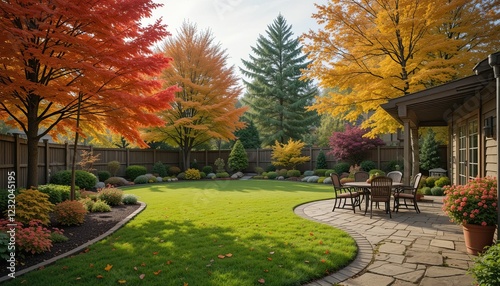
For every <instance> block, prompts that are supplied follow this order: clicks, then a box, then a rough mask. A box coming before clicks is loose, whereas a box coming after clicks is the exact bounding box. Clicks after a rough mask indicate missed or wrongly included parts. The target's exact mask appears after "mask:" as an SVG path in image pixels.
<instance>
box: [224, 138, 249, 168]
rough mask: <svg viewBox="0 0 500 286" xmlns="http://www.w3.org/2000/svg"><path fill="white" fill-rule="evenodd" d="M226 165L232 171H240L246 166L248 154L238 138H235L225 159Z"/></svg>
mask: <svg viewBox="0 0 500 286" xmlns="http://www.w3.org/2000/svg"><path fill="white" fill-rule="evenodd" d="M227 166H228V167H229V169H231V170H232V171H241V170H244V169H246V168H247V167H248V155H247V152H246V151H245V147H243V144H242V143H241V141H240V140H236V143H234V145H233V148H232V149H231V153H230V154H229V157H228V159H227Z"/></svg>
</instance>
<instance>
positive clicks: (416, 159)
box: [411, 128, 420, 176]
mask: <svg viewBox="0 0 500 286" xmlns="http://www.w3.org/2000/svg"><path fill="white" fill-rule="evenodd" d="M411 147H412V150H413V152H412V155H413V157H412V162H413V164H412V167H413V168H412V172H411V176H415V175H416V174H418V173H419V172H420V147H419V146H418V128H412V129H411Z"/></svg>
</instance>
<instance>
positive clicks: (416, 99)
mask: <svg viewBox="0 0 500 286" xmlns="http://www.w3.org/2000/svg"><path fill="white" fill-rule="evenodd" d="M474 71H475V73H476V74H475V75H472V76H468V77H465V78H462V79H459V80H455V81H451V82H449V83H446V84H442V85H439V86H435V87H432V88H429V89H425V90H422V91H419V92H415V93H412V94H408V95H405V96H402V97H398V98H395V99H391V100H389V102H387V103H386V104H383V105H381V106H382V108H383V109H384V110H385V111H387V112H388V113H389V114H390V115H391V116H392V117H394V118H395V119H396V120H398V121H399V122H400V123H401V124H402V123H403V119H410V125H412V126H421V127H422V126H446V125H447V124H448V121H449V119H450V118H451V114H452V113H453V111H454V110H455V109H457V108H458V107H459V106H461V105H463V104H464V103H465V102H466V101H467V100H468V99H469V98H471V97H472V96H474V95H476V94H477V93H478V92H479V91H481V90H482V89H484V88H485V87H486V86H487V85H488V84H489V83H490V82H492V81H494V78H493V70H492V68H491V67H490V66H489V64H488V59H485V60H483V61H481V62H480V63H479V64H477V65H476V66H475V67H474Z"/></svg>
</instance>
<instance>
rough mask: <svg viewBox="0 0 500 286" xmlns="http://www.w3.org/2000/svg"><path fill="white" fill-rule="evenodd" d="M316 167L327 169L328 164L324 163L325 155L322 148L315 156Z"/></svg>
mask: <svg viewBox="0 0 500 286" xmlns="http://www.w3.org/2000/svg"><path fill="white" fill-rule="evenodd" d="M316 169H328V164H327V163H326V155H325V152H323V150H320V151H319V154H318V157H317V158H316Z"/></svg>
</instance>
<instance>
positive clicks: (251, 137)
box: [234, 117, 261, 149]
mask: <svg viewBox="0 0 500 286" xmlns="http://www.w3.org/2000/svg"><path fill="white" fill-rule="evenodd" d="M241 121H243V122H246V123H247V126H246V127H245V128H243V129H239V130H237V131H236V132H234V136H236V138H238V139H239V140H240V141H241V144H243V147H244V148H245V149H258V148H260V143H261V142H260V137H259V131H258V130H257V128H256V127H255V124H253V121H252V120H247V119H246V118H244V117H243V118H242V119H241Z"/></svg>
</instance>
